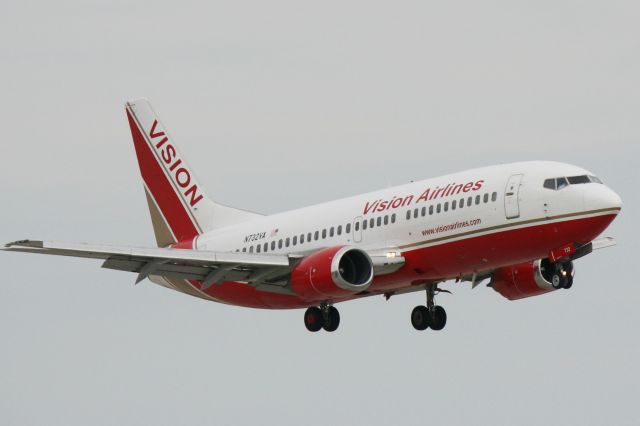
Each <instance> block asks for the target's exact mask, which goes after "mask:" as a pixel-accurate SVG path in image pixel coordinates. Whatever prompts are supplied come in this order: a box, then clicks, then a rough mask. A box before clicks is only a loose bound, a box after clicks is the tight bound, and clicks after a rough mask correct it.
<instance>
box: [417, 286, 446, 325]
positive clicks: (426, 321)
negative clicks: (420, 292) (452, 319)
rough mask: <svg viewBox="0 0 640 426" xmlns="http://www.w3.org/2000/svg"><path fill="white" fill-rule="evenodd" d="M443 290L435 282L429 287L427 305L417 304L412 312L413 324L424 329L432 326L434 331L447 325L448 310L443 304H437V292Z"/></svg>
mask: <svg viewBox="0 0 640 426" xmlns="http://www.w3.org/2000/svg"><path fill="white" fill-rule="evenodd" d="M439 291H441V290H440V289H438V287H437V286H436V285H435V284H433V285H430V286H428V287H427V306H416V307H415V308H414V309H413V311H412V312H411V324H412V325H413V328H415V329H416V330H419V331H422V330H426V329H427V328H429V327H431V329H432V330H434V331H440V330H442V329H443V328H444V327H445V325H447V312H446V311H445V310H444V308H443V307H442V306H436V304H435V295H436V292H439Z"/></svg>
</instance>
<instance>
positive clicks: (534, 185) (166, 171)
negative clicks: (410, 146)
mask: <svg viewBox="0 0 640 426" xmlns="http://www.w3.org/2000/svg"><path fill="white" fill-rule="evenodd" d="M126 114H127V118H128V121H129V126H130V128H131V133H132V136H133V144H134V147H135V152H136V155H137V158H138V164H139V166H140V173H141V175H142V183H143V185H144V193H145V196H146V200H147V203H148V206H149V212H150V215H151V223H152V225H153V231H154V233H155V239H156V245H157V247H149V248H136V247H119V246H106V245H87V244H70V243H57V242H46V241H33V240H22V241H16V242H13V243H9V244H7V245H6V246H5V247H4V250H7V251H18V252H27V253H41V254H53V255H62V256H73V257H84V258H93V259H101V260H102V261H103V263H102V267H104V268H109V269H116V270H120V271H129V272H134V273H136V274H137V278H136V282H140V281H142V280H144V279H146V278H148V279H149V280H151V281H152V282H154V283H156V284H159V285H161V286H164V287H167V288H170V289H173V290H177V291H179V292H182V293H186V294H188V295H191V296H195V297H200V298H202V299H206V300H210V301H214V302H221V303H227V304H232V305H239V306H246V307H252V308H265V309H292V308H306V311H305V314H304V324H305V326H306V328H307V329H308V330H309V331H313V332H315V331H319V330H321V329H324V330H326V331H335V330H336V329H337V328H338V325H339V324H340V314H339V312H338V310H337V309H336V307H335V305H336V304H338V303H339V302H345V301H349V300H353V299H358V298H361V297H367V296H375V295H379V296H384V297H387V298H389V297H392V296H394V295H399V294H404V293H409V292H417V291H421V292H425V293H426V304H425V305H421V306H417V307H416V308H415V309H414V310H413V311H412V312H411V323H412V325H413V327H414V328H415V329H417V330H425V329H427V328H431V329H432V330H442V329H443V328H444V327H445V324H446V322H447V315H446V311H445V310H444V308H443V307H442V306H440V305H437V304H436V302H435V296H436V295H437V294H438V293H439V292H440V291H441V289H440V287H439V285H441V284H442V283H444V282H445V281H450V280H455V281H456V282H468V283H470V284H471V285H472V286H473V287H475V286H477V285H478V284H480V283H482V282H487V281H488V286H489V287H491V288H492V289H493V290H495V291H496V292H498V293H499V294H500V295H502V296H504V297H506V298H507V299H510V300H516V299H522V298H526V297H531V296H538V295H542V294H545V293H550V292H554V291H557V290H560V289H568V288H570V287H571V286H572V285H573V280H574V261H575V260H576V259H579V258H582V257H584V256H586V255H588V254H590V253H591V252H592V251H593V250H595V249H600V248H604V247H609V246H612V245H614V240H613V239H612V238H601V237H600V235H601V234H602V233H603V232H604V231H605V229H607V227H608V226H609V225H610V224H611V222H612V221H613V220H614V219H615V218H616V216H617V215H618V214H619V213H620V211H621V207H622V201H621V199H620V197H619V196H618V195H617V194H616V193H615V192H614V191H613V190H612V189H610V188H609V187H607V186H606V185H605V184H603V182H602V181H601V180H600V179H599V178H598V177H596V176H595V175H594V173H591V172H589V171H587V170H584V169H582V168H580V167H576V166H573V165H569V164H563V163H558V162H520V163H512V164H504V165H498V166H492V167H485V168H480V169H475V170H469V171H464V172H460V173H455V174H451V175H447V176H441V177H437V178H432V179H427V180H423V181H419V182H412V183H409V184H406V185H402V186H396V187H392V188H388V189H384V190H381V191H375V192H371V193H367V194H363V195H357V196H354V197H350V198H345V199H341V200H337V201H332V202H328V203H323V204H318V205H314V206H311V207H306V208H301V209H297V210H292V211H287V212H283V213H278V214H274V215H268V216H264V215H260V214H257V213H252V212H249V211H245V210H241V209H237V208H232V207H228V206H224V205H222V204H219V203H216V202H215V201H213V200H212V199H210V198H209V197H208V196H207V195H206V193H205V191H204V189H203V187H202V186H201V184H200V182H198V181H197V180H196V178H195V176H194V174H193V173H192V171H191V169H190V168H189V167H188V165H187V163H186V161H185V159H184V158H183V157H182V156H181V155H180V152H179V151H178V149H177V146H176V143H175V141H174V140H173V139H172V138H171V136H170V135H169V133H168V132H167V130H166V129H165V127H164V126H163V125H162V123H161V122H160V120H159V119H158V117H157V115H156V113H155V112H154V110H153V109H152V107H151V105H150V104H149V102H148V101H146V100H136V101H133V102H128V103H127V104H126Z"/></svg>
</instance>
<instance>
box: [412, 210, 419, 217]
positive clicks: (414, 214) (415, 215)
mask: <svg viewBox="0 0 640 426" xmlns="http://www.w3.org/2000/svg"><path fill="white" fill-rule="evenodd" d="M413 217H414V218H416V219H417V218H418V209H414V210H413Z"/></svg>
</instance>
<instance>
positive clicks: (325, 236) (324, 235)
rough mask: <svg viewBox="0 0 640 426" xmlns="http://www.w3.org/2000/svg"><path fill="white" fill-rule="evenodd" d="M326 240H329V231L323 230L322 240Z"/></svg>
mask: <svg viewBox="0 0 640 426" xmlns="http://www.w3.org/2000/svg"><path fill="white" fill-rule="evenodd" d="M325 238H327V230H326V229H323V230H322V239H323V240H324V239H325Z"/></svg>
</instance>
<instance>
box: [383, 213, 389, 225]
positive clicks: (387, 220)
mask: <svg viewBox="0 0 640 426" xmlns="http://www.w3.org/2000/svg"><path fill="white" fill-rule="evenodd" d="M384 224H385V225H388V224H389V215H385V216H384Z"/></svg>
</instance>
